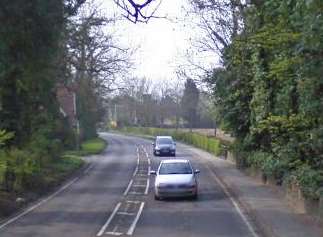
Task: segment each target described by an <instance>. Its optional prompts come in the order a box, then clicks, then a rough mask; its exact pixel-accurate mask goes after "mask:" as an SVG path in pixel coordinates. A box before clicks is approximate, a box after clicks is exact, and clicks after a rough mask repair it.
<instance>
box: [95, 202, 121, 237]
mask: <svg viewBox="0 0 323 237" xmlns="http://www.w3.org/2000/svg"><path fill="white" fill-rule="evenodd" d="M120 206H121V202H119V203H118V204H117V205H116V207H115V208H114V210H113V212H112V214H111V215H110V217H109V219H108V220H107V222H106V223H105V224H104V225H103V226H102V228H101V230H100V231H99V232H98V233H97V235H96V236H101V235H103V233H104V231H105V230H106V229H107V227H108V226H109V225H110V222H111V221H112V219H113V217H114V216H115V214H116V213H117V211H118V210H119V208H120Z"/></svg>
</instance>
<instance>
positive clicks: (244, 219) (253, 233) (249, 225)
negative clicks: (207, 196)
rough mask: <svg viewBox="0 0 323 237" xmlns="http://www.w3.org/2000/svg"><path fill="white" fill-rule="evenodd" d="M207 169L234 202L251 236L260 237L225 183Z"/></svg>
mask: <svg viewBox="0 0 323 237" xmlns="http://www.w3.org/2000/svg"><path fill="white" fill-rule="evenodd" d="M206 167H207V169H208V170H209V171H210V173H211V175H212V176H213V178H214V179H215V180H216V182H217V183H218V184H219V185H220V186H221V188H222V190H223V191H224V193H225V194H226V195H227V197H229V199H230V201H231V202H232V204H233V206H234V208H235V209H236V210H237V212H238V213H239V215H240V217H241V218H242V220H243V222H244V223H245V224H246V225H247V227H248V229H249V231H250V232H251V234H252V235H253V237H259V235H258V234H257V233H256V231H255V229H254V228H253V226H252V225H251V223H250V222H249V221H248V219H247V217H246V215H245V214H243V212H242V210H241V208H240V207H239V205H238V203H237V202H236V201H235V200H234V198H233V197H232V195H231V194H230V192H229V190H228V189H227V187H226V186H225V185H224V184H223V182H222V181H221V180H220V179H219V178H218V177H217V176H216V174H214V173H213V171H212V170H211V168H210V167H209V166H208V165H206Z"/></svg>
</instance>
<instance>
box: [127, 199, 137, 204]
mask: <svg viewBox="0 0 323 237" xmlns="http://www.w3.org/2000/svg"><path fill="white" fill-rule="evenodd" d="M126 202H128V203H133V204H139V203H140V201H132V200H127V201H126Z"/></svg>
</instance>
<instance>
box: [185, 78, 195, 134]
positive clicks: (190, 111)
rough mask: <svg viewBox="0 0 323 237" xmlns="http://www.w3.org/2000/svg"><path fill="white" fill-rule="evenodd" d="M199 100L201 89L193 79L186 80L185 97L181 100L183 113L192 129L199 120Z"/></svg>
mask: <svg viewBox="0 0 323 237" xmlns="http://www.w3.org/2000/svg"><path fill="white" fill-rule="evenodd" d="M198 101H199V90H198V89H197V87H196V84H195V82H194V81H193V80H192V79H187V80H186V82H185V87H184V92H183V97H182V100H181V105H182V114H183V117H184V118H185V119H186V120H187V122H188V124H189V127H190V129H191V130H192V128H193V127H195V126H196V122H197V105H198Z"/></svg>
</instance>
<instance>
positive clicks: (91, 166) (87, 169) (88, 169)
mask: <svg viewBox="0 0 323 237" xmlns="http://www.w3.org/2000/svg"><path fill="white" fill-rule="evenodd" d="M92 168H93V164H91V165H89V167H87V168H86V170H84V172H83V174H87V173H88V172H89V171H90V170H91V169H92Z"/></svg>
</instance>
